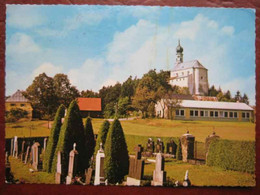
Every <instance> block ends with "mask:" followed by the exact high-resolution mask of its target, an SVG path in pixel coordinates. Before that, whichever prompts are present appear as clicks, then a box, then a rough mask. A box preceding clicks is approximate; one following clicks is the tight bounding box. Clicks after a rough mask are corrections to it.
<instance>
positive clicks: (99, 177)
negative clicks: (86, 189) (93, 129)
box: [94, 142, 105, 186]
mask: <svg viewBox="0 0 260 195" xmlns="http://www.w3.org/2000/svg"><path fill="white" fill-rule="evenodd" d="M104 159H105V153H104V150H103V148H102V142H101V143H100V149H99V150H98V152H97V155H96V169H95V180H94V185H95V186H96V185H101V184H105V174H104Z"/></svg>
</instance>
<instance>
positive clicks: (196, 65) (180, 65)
mask: <svg viewBox="0 0 260 195" xmlns="http://www.w3.org/2000/svg"><path fill="white" fill-rule="evenodd" d="M187 68H204V69H206V68H205V67H204V66H203V65H202V64H201V63H200V62H199V61H198V60H192V61H188V62H182V63H176V64H175V66H174V68H173V71H177V70H183V69H187Z"/></svg>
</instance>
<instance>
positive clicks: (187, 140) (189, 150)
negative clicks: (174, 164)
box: [181, 132, 195, 162]
mask: <svg viewBox="0 0 260 195" xmlns="http://www.w3.org/2000/svg"><path fill="white" fill-rule="evenodd" d="M194 144H195V137H194V136H193V135H191V134H189V132H187V133H186V134H184V135H182V136H181V150H182V161H183V162H187V161H188V160H189V159H194Z"/></svg>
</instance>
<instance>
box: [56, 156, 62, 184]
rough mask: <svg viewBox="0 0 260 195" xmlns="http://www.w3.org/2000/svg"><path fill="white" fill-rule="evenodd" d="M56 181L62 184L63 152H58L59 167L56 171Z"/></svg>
mask: <svg viewBox="0 0 260 195" xmlns="http://www.w3.org/2000/svg"><path fill="white" fill-rule="evenodd" d="M55 183H56V184H61V152H60V151H58V153H57V168H56V173H55Z"/></svg>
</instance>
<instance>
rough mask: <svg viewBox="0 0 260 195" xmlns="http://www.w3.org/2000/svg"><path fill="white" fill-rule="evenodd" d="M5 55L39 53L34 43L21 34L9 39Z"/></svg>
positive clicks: (28, 37) (38, 48)
mask: <svg viewBox="0 0 260 195" xmlns="http://www.w3.org/2000/svg"><path fill="white" fill-rule="evenodd" d="M6 50H7V54H13V55H17V54H26V53H38V52H40V51H41V49H40V47H39V46H38V45H37V44H36V43H35V42H34V40H33V39H32V38H31V37H30V36H28V35H26V34H23V33H16V34H14V35H13V36H12V37H11V38H10V41H9V43H8V44H7V47H6Z"/></svg>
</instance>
